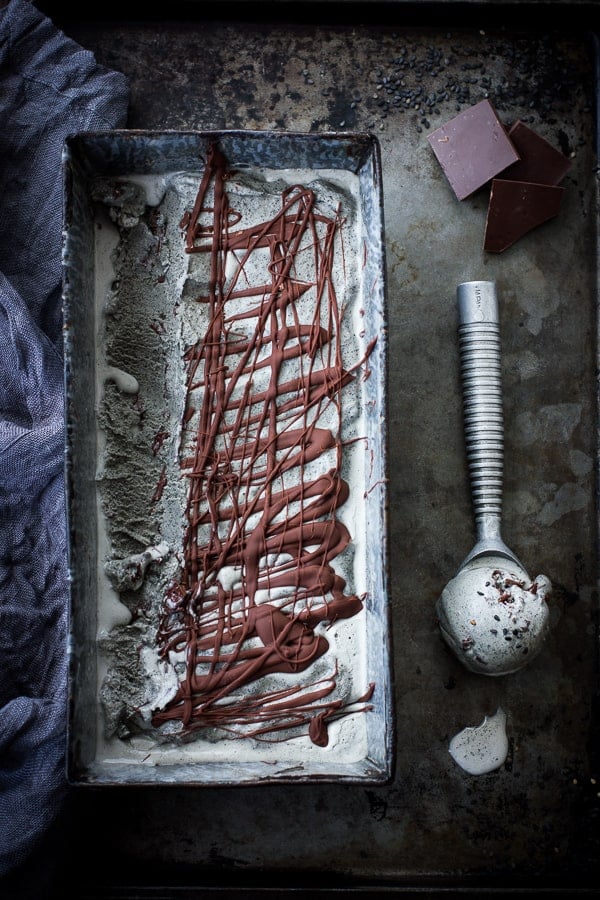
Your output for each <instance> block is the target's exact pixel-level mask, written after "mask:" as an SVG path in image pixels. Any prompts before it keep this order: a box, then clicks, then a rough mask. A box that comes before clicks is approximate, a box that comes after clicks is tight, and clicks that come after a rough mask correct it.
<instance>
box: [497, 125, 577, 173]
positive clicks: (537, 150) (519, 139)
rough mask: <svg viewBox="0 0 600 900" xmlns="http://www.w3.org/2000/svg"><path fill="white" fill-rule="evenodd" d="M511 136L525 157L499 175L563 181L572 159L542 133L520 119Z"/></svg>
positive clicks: (510, 131) (519, 151)
mask: <svg viewBox="0 0 600 900" xmlns="http://www.w3.org/2000/svg"><path fill="white" fill-rule="evenodd" d="M508 136H509V138H510V139H511V141H512V142H513V144H514V146H515V148H516V150H517V152H518V154H519V156H520V157H521V159H520V160H519V161H518V162H516V163H513V164H512V165H511V166H509V167H508V169H505V170H504V172H502V174H501V175H499V176H498V177H499V178H502V179H505V178H506V179H508V180H509V181H531V182H534V183H535V184H559V183H560V182H561V181H562V179H563V178H564V177H565V175H566V174H567V172H568V171H569V169H570V168H571V160H570V159H568V158H567V157H566V156H565V155H564V154H563V153H561V152H560V150H557V149H556V148H555V147H553V146H552V144H550V143H549V142H548V141H547V140H546V139H545V138H543V137H542V136H541V135H540V134H537V132H535V131H533V130H532V129H531V128H529V126H528V125H525V123H524V122H521V121H520V120H518V121H517V122H515V124H514V125H513V126H512V128H510V129H509V132H508Z"/></svg>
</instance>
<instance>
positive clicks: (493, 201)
mask: <svg viewBox="0 0 600 900" xmlns="http://www.w3.org/2000/svg"><path fill="white" fill-rule="evenodd" d="M564 190H565V189H564V188H562V187H558V186H556V185H550V184H534V183H532V182H528V181H509V180H507V179H504V178H494V180H493V181H492V189H491V193H490V202H489V205H488V213H487V219H486V224H485V237H484V242H483V249H484V250H487V251H488V253H502V251H503V250H507V249H508V248H509V247H511V246H512V245H513V244H514V243H515V242H516V241H518V240H519V238H522V237H523V236H524V235H526V234H527V233H528V232H530V231H532V230H533V229H534V228H537V226H538V225H542V224H543V223H544V222H547V221H548V220H549V219H553V218H554V217H555V216H557V215H558V213H559V210H560V204H561V201H562V196H563V194H564Z"/></svg>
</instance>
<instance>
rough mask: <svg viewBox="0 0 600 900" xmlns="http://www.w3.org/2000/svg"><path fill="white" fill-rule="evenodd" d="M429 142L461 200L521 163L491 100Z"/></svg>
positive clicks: (440, 130) (467, 112) (434, 134)
mask: <svg viewBox="0 0 600 900" xmlns="http://www.w3.org/2000/svg"><path fill="white" fill-rule="evenodd" d="M428 141H429V143H430V145H431V149H432V150H433V152H434V154H435V156H436V157H437V160H438V162H439V164H440V165H441V167H442V169H443V171H444V174H445V175H446V178H447V179H448V181H449V182H450V186H451V187H452V190H453V191H454V193H455V194H456V196H457V197H458V199H459V200H464V199H465V197H469V196H470V195H471V194H474V193H475V191H477V190H479V188H482V187H483V186H484V185H485V184H487V183H488V182H489V181H491V179H492V178H495V176H496V175H498V174H499V173H500V172H502V171H503V170H504V169H506V168H508V166H510V165H512V164H513V163H515V162H517V161H518V159H519V154H518V153H517V151H516V149H515V148H514V146H513V144H512V141H511V140H510V138H509V137H508V134H507V133H506V129H505V128H504V126H503V125H502V123H501V122H500V120H499V118H498V115H497V113H496V110H495V109H494V107H493V106H492V104H491V103H490V101H489V100H481V101H480V102H479V103H476V104H475V105H474V106H471V107H469V109H465V110H463V112H461V113H459V114H458V115H457V116H455V117H454V118H453V119H451V120H450V121H449V122H446V124H445V125H441V126H440V127H439V128H437V129H436V130H435V131H433V132H432V133H431V134H430V135H429V137H428Z"/></svg>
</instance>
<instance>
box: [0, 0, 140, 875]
mask: <svg viewBox="0 0 600 900" xmlns="http://www.w3.org/2000/svg"><path fill="white" fill-rule="evenodd" d="M0 6H2V4H1V3H0ZM128 103H129V85H128V82H127V79H126V78H125V76H124V75H123V74H121V73H118V72H112V71H110V70H107V69H105V68H103V67H102V66H100V65H98V64H97V62H96V60H95V58H94V56H93V55H92V54H91V53H90V52H88V51H86V50H85V49H83V48H82V47H80V46H78V45H77V44H76V43H75V42H74V41H73V40H71V39H70V38H68V37H67V36H66V35H65V34H64V33H63V32H61V31H60V30H59V29H58V28H57V27H56V26H55V25H54V24H53V22H52V21H51V20H50V19H48V18H47V17H46V16H45V15H43V14H42V13H40V12H39V11H38V10H37V9H36V8H35V6H34V5H33V4H32V3H30V2H27V0H11V2H10V3H8V4H7V5H5V6H4V7H3V8H0V878H2V877H3V876H4V875H6V873H8V872H11V871H12V870H14V869H15V868H16V867H17V866H19V865H21V864H22V863H24V861H26V860H27V859H28V858H29V855H30V854H31V853H32V852H33V850H34V849H35V848H36V847H37V846H38V845H39V844H40V843H41V842H42V839H43V837H44V835H45V833H46V831H47V829H48V828H49V827H50V825H51V824H52V822H53V821H54V820H55V819H56V817H57V815H58V813H59V812H60V809H61V806H62V804H63V803H64V801H65V797H66V795H67V785H66V780H65V728H66V702H67V688H66V665H67V656H66V651H67V617H68V572H67V560H66V520H65V502H64V481H63V465H64V406H63V369H62V337H61V335H62V321H61V241H62V178H61V156H62V146H63V141H64V138H65V137H66V135H68V134H72V133H75V132H78V131H88V130H99V129H105V128H121V127H124V126H125V122H126V117H127V110H128Z"/></svg>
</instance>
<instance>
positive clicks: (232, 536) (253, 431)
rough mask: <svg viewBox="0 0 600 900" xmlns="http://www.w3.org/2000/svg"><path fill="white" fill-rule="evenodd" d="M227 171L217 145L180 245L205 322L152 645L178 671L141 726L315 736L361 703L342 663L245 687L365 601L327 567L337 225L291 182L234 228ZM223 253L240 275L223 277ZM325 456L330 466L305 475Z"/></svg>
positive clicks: (319, 738) (321, 737)
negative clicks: (315, 673)
mask: <svg viewBox="0 0 600 900" xmlns="http://www.w3.org/2000/svg"><path fill="white" fill-rule="evenodd" d="M228 174H229V173H228V170H227V163H226V160H225V159H224V157H223V155H222V154H221V152H220V151H219V150H218V148H217V147H215V146H213V147H212V148H211V150H210V154H209V158H208V160H207V165H206V169H205V172H204V175H203V178H202V180H201V184H200V187H199V190H198V194H197V197H196V201H195V204H194V207H193V209H192V211H191V212H190V213H187V214H186V215H185V216H184V218H183V220H182V222H181V228H182V231H183V236H184V239H185V249H186V252H188V253H190V254H192V253H207V254H210V279H209V289H208V293H207V295H206V296H202V297H199V298H198V302H201V303H204V304H206V305H207V308H208V311H209V327H208V329H207V331H206V334H205V336H204V338H203V339H202V340H201V341H199V342H198V343H196V344H194V345H193V346H191V347H189V348H188V349H187V351H186V353H185V355H184V363H185V366H186V379H187V380H186V384H187V400H186V412H185V414H184V416H183V420H182V448H183V451H182V458H181V472H182V476H183V477H184V478H185V479H187V485H188V487H187V505H186V510H185V516H186V529H185V534H184V545H183V554H182V565H181V571H180V577H179V579H178V581H177V582H176V583H175V584H173V585H172V586H171V588H170V589H169V591H168V592H167V594H166V596H165V598H164V602H163V608H162V614H161V619H160V624H159V628H158V634H157V641H158V647H159V652H160V655H161V657H162V658H164V659H168V658H169V655H170V654H179V655H180V656H181V658H182V659H183V660H184V663H183V664H182V665H183V666H184V667H185V672H184V673H183V675H182V677H181V679H180V683H179V688H178V690H177V691H176V693H175V695H174V696H173V697H172V698H171V699H170V700H169V702H168V703H167V704H166V705H165V706H164V708H162V709H160V710H157V711H156V712H155V713H154V716H153V720H152V721H153V724H154V725H155V726H160V725H162V724H164V723H166V722H169V721H176V722H178V723H179V724H180V726H181V730H180V731H179V733H180V734H181V733H183V734H187V733H190V732H194V731H196V730H198V729H201V728H206V727H219V728H221V729H224V730H226V731H231V733H232V734H234V735H236V736H239V735H240V734H243V735H245V736H252V737H255V738H258V737H262V736H264V735H269V736H270V739H273V735H274V734H275V733H276V732H283V731H285V732H286V736H287V732H288V731H289V729H301V730H302V729H306V726H308V729H307V730H308V734H309V735H310V738H311V740H312V741H313V742H314V743H315V744H317V745H319V746H325V745H326V744H327V741H328V736H327V722H328V721H331V720H332V719H335V718H338V717H339V716H341V715H347V714H349V713H351V712H357V711H365V710H367V709H369V708H370V707H369V705H368V701H369V700H370V698H371V695H372V692H373V686H372V685H371V686H370V687H369V689H368V690H367V691H366V693H364V695H363V696H362V697H360V698H358V699H357V700H354V701H347V702H344V701H342V700H340V699H335V698H334V697H332V696H331V695H332V694H333V692H334V690H335V687H336V678H337V674H338V673H337V671H336V672H335V673H334V674H333V675H331V676H330V677H327V678H318V679H316V680H313V681H309V682H308V683H306V684H294V686H290V687H287V688H286V687H279V688H274V689H272V690H268V691H257V692H255V693H251V692H249V691H247V690H246V691H245V694H246V695H245V696H244V697H243V699H240V696H239V693H240V691H241V690H242V689H247V686H248V685H249V684H252V683H253V682H255V681H256V680H257V679H259V678H262V677H263V676H265V675H270V674H274V673H282V674H285V675H290V674H291V675H296V674H298V673H301V672H303V671H305V670H307V669H309V668H310V667H311V666H312V664H313V663H314V662H315V661H316V660H317V659H319V658H320V657H322V656H323V655H324V654H325V653H326V652H327V650H328V649H329V643H328V641H327V639H326V638H325V637H324V636H323V635H322V634H317V633H316V632H315V628H316V626H317V625H319V624H320V623H329V624H331V623H333V622H334V621H335V620H337V619H341V618H348V617H351V616H354V615H356V614H357V613H359V612H360V610H361V609H362V606H363V603H362V598H360V597H358V596H356V595H354V594H347V593H345V589H346V583H345V581H344V579H343V578H342V577H341V576H340V575H339V574H338V573H337V572H336V571H335V570H334V568H333V565H332V561H333V560H334V559H335V557H337V556H338V555H339V554H341V553H342V552H343V551H344V550H345V548H346V547H348V545H349V544H350V543H351V535H350V534H349V532H348V530H347V528H346V527H345V526H344V525H343V524H342V523H341V522H340V521H339V520H338V519H337V517H336V510H337V509H338V508H339V507H340V506H341V505H342V504H343V503H345V502H346V500H347V499H348V496H349V493H350V489H349V486H348V484H347V483H346V482H345V481H344V480H343V479H342V477H341V461H342V443H341V439H340V428H341V416H342V409H341V400H340V394H341V391H342V390H343V388H344V387H345V386H346V385H348V384H350V383H351V382H352V380H353V379H354V378H355V377H356V376H355V372H354V371H346V370H345V369H344V368H343V366H342V358H341V349H340V340H339V335H340V317H341V312H340V308H339V306H338V301H337V297H336V293H335V288H334V280H333V276H332V272H333V262H334V247H335V238H336V235H337V234H338V232H339V229H340V228H341V225H342V222H341V219H340V217H339V215H337V216H334V217H331V218H329V217H326V216H324V215H322V214H321V213H319V212H318V211H317V209H316V198H315V194H314V192H313V191H312V190H310V189H308V188H306V187H303V186H302V185H296V186H294V187H291V188H288V189H286V190H284V191H283V193H282V195H281V205H280V208H279V210H278V212H277V214H276V215H275V216H274V217H273V218H272V219H270V220H269V221H264V222H260V223H258V224H256V225H253V226H251V227H240V228H238V229H237V230H236V226H237V225H238V224H239V223H241V218H242V217H241V214H240V213H238V212H236V211H235V210H232V209H231V208H230V206H229V197H228V194H227V192H226V190H225V185H226V180H227V177H228ZM211 191H212V199H211V198H210V197H209V194H210V193H211ZM257 250H261V251H262V252H263V254H264V251H265V250H267V251H268V264H267V277H266V278H264V279H263V282H264V283H261V284H259V285H255V286H251V285H249V283H248V281H249V278H248V275H247V268H248V265H249V261H250V260H251V259H252V255H253V254H254V253H256V251H257ZM234 251H235V256H233V257H232V254H233V253H234ZM300 253H302V254H307V253H310V254H312V256H311V259H312V270H313V271H314V279H311V280H309V281H306V280H305V281H302V280H301V279H300V278H299V277H298V275H297V271H296V263H297V258H298V255H299V254H300ZM232 258H233V259H235V260H236V267H235V270H234V271H233V274H232V273H231V271H230V269H231V265H230V267H229V269H228V270H227V274H226V260H227V261H229V263H231V259H232ZM269 279H270V280H269ZM308 290H311V291H313V294H314V296H315V297H316V302H315V304H314V310H313V311H312V313H311V316H312V320H311V321H308V322H307V321H301V319H300V311H299V307H298V301H299V300H300V298H301V297H303V295H304V294H305V293H306V292H307V291H308ZM244 301H247V305H246V303H245V302H244ZM234 302H235V303H236V307H235V310H236V311H234V312H232V311H231V310H232V309H233V308H234V307H233V303H234ZM249 323H252V325H253V333H252V334H250V335H248V334H246V331H245V328H244V326H246V328H248V324H249ZM371 349H372V345H371V347H370V348H369V350H368V351H367V354H366V355H365V359H366V356H368V354H369V353H370V351H371ZM365 359H363V360H361V361H360V363H358V364H357V366H356V367H354V369H355V370H356V369H358V368H359V367H360V366H362V365H363V363H364V362H365ZM290 361H295V365H296V372H295V374H294V376H293V377H290V375H289V363H290ZM323 417H325V418H326V421H327V423H328V424H327V425H326V426H325V427H324V426H323V424H322V422H323ZM332 422H333V423H334V424H333V425H332V424H331V423H332ZM324 454H328V456H327V458H328V459H329V460H330V461H331V467H330V468H329V471H326V472H323V473H322V474H320V475H317V476H316V477H314V469H311V470H310V471H311V475H310V476H309V475H307V466H309V465H310V464H311V463H314V461H315V460H319V459H320V458H321V457H322V456H323V455H324ZM224 571H226V572H228V573H229V575H228V576H227V577H225V576H224V574H223V572H224ZM231 573H233V576H232V574H231ZM265 595H266V596H267V597H268V599H266V600H265V599H264V597H265ZM240 728H241V729H242V731H240Z"/></svg>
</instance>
